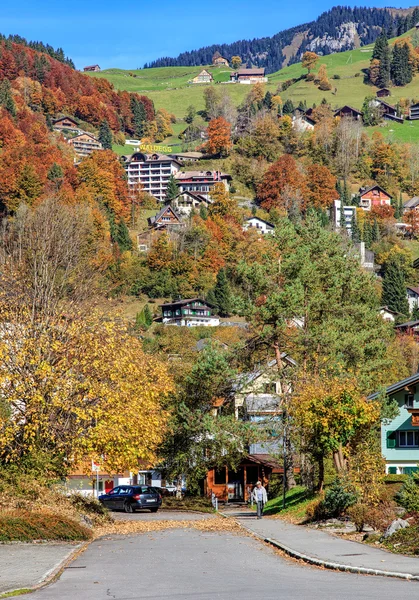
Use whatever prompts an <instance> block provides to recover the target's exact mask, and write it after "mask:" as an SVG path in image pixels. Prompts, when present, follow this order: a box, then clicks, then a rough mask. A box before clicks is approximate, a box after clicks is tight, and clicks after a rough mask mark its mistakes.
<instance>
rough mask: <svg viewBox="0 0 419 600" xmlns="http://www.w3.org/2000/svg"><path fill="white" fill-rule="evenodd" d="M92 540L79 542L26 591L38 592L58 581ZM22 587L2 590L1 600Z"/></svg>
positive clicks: (0, 593)
mask: <svg viewBox="0 0 419 600" xmlns="http://www.w3.org/2000/svg"><path fill="white" fill-rule="evenodd" d="M92 541H93V540H89V541H87V542H83V543H82V544H77V546H75V547H74V548H72V549H71V550H70V551H69V552H68V553H67V554H66V555H65V556H64V558H62V559H61V560H59V561H58V562H57V563H55V565H54V566H53V567H52V568H51V569H49V570H48V571H47V572H46V573H45V574H44V575H43V576H42V578H41V579H40V580H39V581H38V583H36V584H35V585H32V586H31V587H29V588H24V589H25V593H27V594H29V593H31V592H36V591H37V590H40V589H42V588H44V587H45V586H47V585H49V584H50V583H53V582H54V581H56V580H57V579H58V578H59V577H60V575H61V573H62V572H63V571H64V569H65V568H66V567H67V565H69V564H70V563H71V562H73V560H74V559H75V558H77V557H78V556H79V555H80V554H82V553H83V552H84V551H85V550H86V548H87V547H88V546H89V545H90V543H91V542H92ZM22 589H23V588H15V589H14V590H8V591H7V592H0V600H1V598H7V594H11V593H13V592H19V591H21V590H22ZM26 590H27V591H26Z"/></svg>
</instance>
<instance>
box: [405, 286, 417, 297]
mask: <svg viewBox="0 0 419 600" xmlns="http://www.w3.org/2000/svg"><path fill="white" fill-rule="evenodd" d="M406 287H407V289H408V290H410V291H412V292H413V293H414V294H417V295H418V296H419V287H412V286H410V285H408V286H406Z"/></svg>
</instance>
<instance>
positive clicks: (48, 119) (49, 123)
mask: <svg viewBox="0 0 419 600" xmlns="http://www.w3.org/2000/svg"><path fill="white" fill-rule="evenodd" d="M45 123H46V126H47V127H48V130H49V131H54V124H53V122H52V119H51V115H46V117H45Z"/></svg>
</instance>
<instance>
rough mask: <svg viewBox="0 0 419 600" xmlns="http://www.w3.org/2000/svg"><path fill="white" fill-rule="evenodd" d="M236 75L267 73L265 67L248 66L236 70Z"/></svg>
mask: <svg viewBox="0 0 419 600" xmlns="http://www.w3.org/2000/svg"><path fill="white" fill-rule="evenodd" d="M236 75H237V76H240V75H265V69H264V68H262V69H247V68H245V69H239V70H238V71H237V72H236Z"/></svg>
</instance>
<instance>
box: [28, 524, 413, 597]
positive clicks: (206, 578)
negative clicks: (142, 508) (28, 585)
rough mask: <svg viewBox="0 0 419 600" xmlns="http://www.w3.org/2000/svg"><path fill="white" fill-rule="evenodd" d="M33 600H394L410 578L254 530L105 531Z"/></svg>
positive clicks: (407, 590)
mask: <svg viewBox="0 0 419 600" xmlns="http://www.w3.org/2000/svg"><path fill="white" fill-rule="evenodd" d="M70 567H71V568H68V569H66V570H65V571H64V573H63V574H62V576H61V578H60V580H59V581H57V582H56V583H53V584H51V585H50V586H48V587H46V588H44V589H42V590H39V591H37V592H35V593H34V594H32V595H31V596H30V598H31V600H58V599H59V600H75V599H76V600H107V599H113V600H142V599H144V600H168V599H171V600H255V598H260V599H261V600H282V599H283V600H307V599H310V600H354V598H356V599H357V600H394V599H395V598H405V597H409V596H410V595H411V594H412V593H413V594H414V593H415V592H414V590H415V589H416V588H414V587H413V585H414V584H412V583H409V582H405V581H397V580H391V579H381V578H375V577H365V576H360V575H349V574H345V573H335V572H329V571H322V570H319V569H314V568H311V567H308V566H300V565H299V564H297V563H294V562H291V561H289V560H286V559H283V558H282V557H281V556H280V555H279V554H278V553H276V552H275V551H274V550H272V549H271V548H270V547H268V546H266V545H264V544H263V543H261V542H259V541H258V540H256V539H253V538H251V537H242V536H240V535H232V534H228V533H204V532H200V531H196V530H191V529H175V530H170V531H169V530H168V531H162V532H153V533H150V534H146V535H132V536H106V538H102V539H99V540H96V541H95V542H93V543H92V544H91V545H90V546H89V548H88V549H87V550H86V551H85V552H84V553H83V554H82V555H81V556H80V557H79V558H77V559H76V560H75V561H74V562H73V563H72V564H71V565H70Z"/></svg>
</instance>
